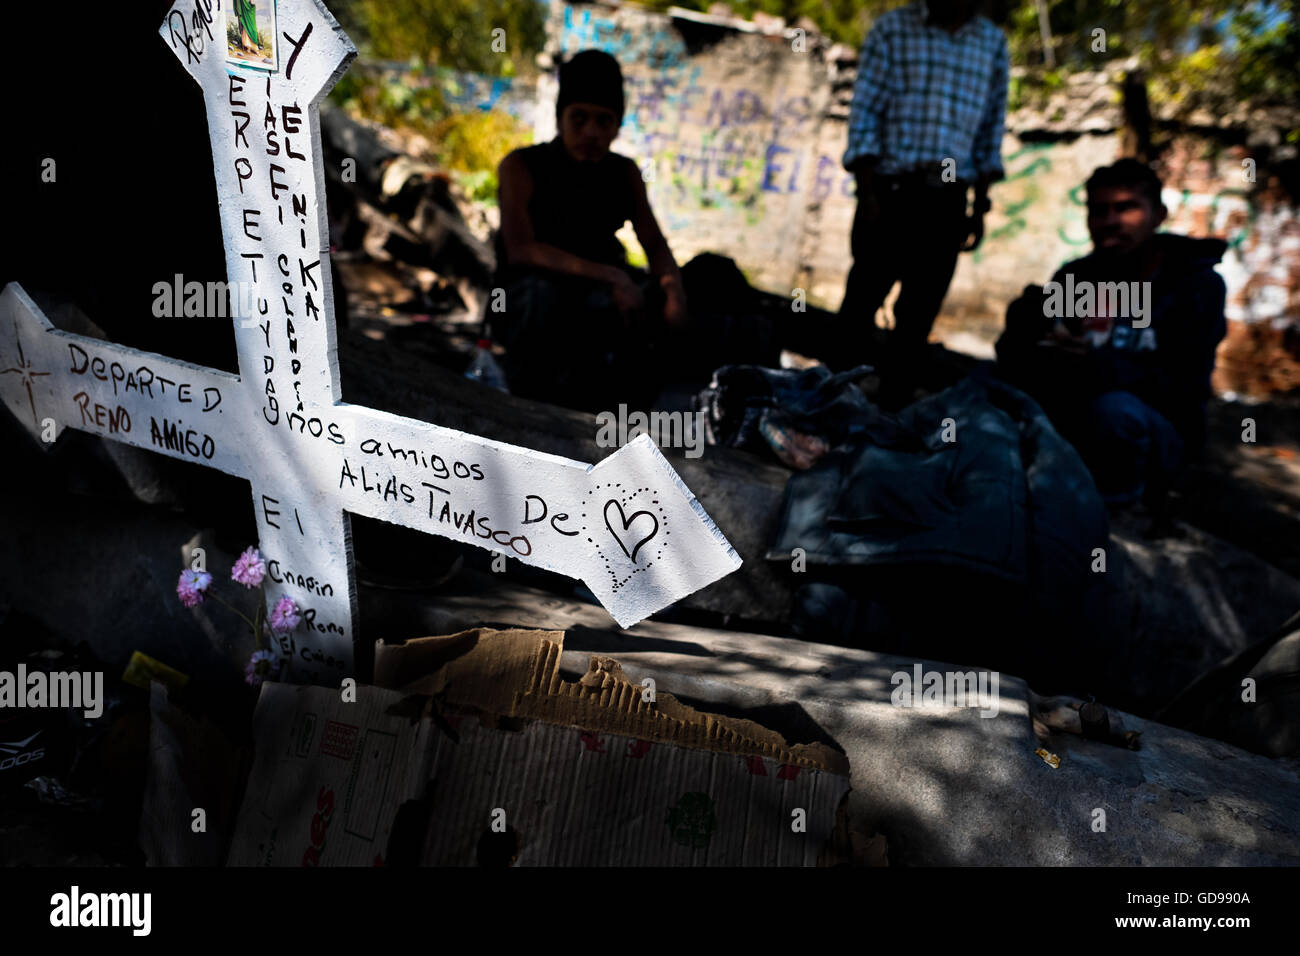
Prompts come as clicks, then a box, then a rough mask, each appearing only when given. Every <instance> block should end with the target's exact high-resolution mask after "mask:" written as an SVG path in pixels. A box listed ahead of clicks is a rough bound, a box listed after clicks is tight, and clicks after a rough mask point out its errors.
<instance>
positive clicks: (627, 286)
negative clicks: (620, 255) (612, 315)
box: [612, 269, 645, 319]
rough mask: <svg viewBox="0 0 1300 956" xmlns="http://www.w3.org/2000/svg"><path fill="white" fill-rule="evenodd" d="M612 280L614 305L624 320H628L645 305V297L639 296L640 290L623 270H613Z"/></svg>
mask: <svg viewBox="0 0 1300 956" xmlns="http://www.w3.org/2000/svg"><path fill="white" fill-rule="evenodd" d="M612 280H613V281H612V292H613V294H614V304H615V305H616V306H618V311H619V312H621V313H622V314H623V318H624V319H627V318H630V317H631V316H632V314H633V313H634V312H636V311H637V310H639V309H641V308H642V307H643V306H644V305H645V297H644V296H642V295H641V290H640V289H639V288H638V287H637V284H636V283H635V282H633V281H632V277H631V276H629V275H628V274H627V273H626V272H624V271H623V270H621V269H617V270H615V273H614V275H613V277H612Z"/></svg>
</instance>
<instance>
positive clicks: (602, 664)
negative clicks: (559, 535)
mask: <svg viewBox="0 0 1300 956" xmlns="http://www.w3.org/2000/svg"><path fill="white" fill-rule="evenodd" d="M563 649H564V632H563V631H545V630H524V629H512V630H506V631H498V630H493V629H491V628H473V629H471V630H468V631H461V632H459V633H457V634H451V635H447V636H445V637H423V638H416V639H413V640H410V641H407V642H406V643H405V644H384V643H383V642H382V641H377V642H376V643H375V679H374V683H375V686H377V687H382V688H386V689H389V690H397V691H399V692H401V693H403V694H406V695H415V696H423V697H430V698H434V699H436V700H437V701H438V702H439V704H440V705H446V706H449V707H452V708H455V709H457V710H462V711H468V712H471V713H474V714H477V715H478V716H479V718H480V719H481V720H482V721H483V722H484V723H486V724H487V725H489V726H500V721H501V719H513V720H519V719H522V720H540V721H542V722H544V723H549V724H557V725H560V726H570V727H577V728H580V729H582V730H586V731H592V732H596V733H611V734H620V735H623V736H628V737H635V738H638V739H641V740H649V741H653V742H656V743H669V744H675V745H678V746H682V747H687V748H692V749H698V750H708V751H717V752H721V753H732V754H736V755H738V756H741V757H751V756H757V757H765V758H767V759H769V760H774V761H776V762H777V763H781V764H788V765H790V766H794V767H801V768H807V769H812V770H823V771H827V772H830V773H836V774H841V775H843V776H848V773H849V763H848V758H847V757H846V756H845V755H844V754H842V753H840V752H839V751H837V750H834V749H832V748H830V747H828V746H826V745H825V744H821V743H811V744H789V743H787V742H786V740H785V738H784V737H782V736H781V735H780V734H779V733H777V732H776V731H774V730H769V729H768V728H766V727H763V726H762V725H761V724H758V723H755V722H754V721H752V720H746V719H743V718H738V717H725V716H722V715H718V714H708V713H702V712H700V711H697V710H695V709H694V708H693V707H689V706H687V705H686V704H683V703H681V702H680V701H678V700H677V699H676V698H675V697H673V695H672V694H668V693H665V692H663V691H656V693H655V695H654V702H653V703H651V702H648V701H646V700H644V699H643V692H644V688H643V687H642V686H641V685H639V684H634V683H633V682H632V681H631V680H629V679H628V677H627V676H626V675H625V674H624V673H623V669H622V667H621V666H620V665H619V663H618V661H617V660H615V659H614V658H610V657H601V656H593V657H592V658H591V659H590V661H589V664H588V670H587V673H586V674H584V675H583V676H582V677H581V678H580V679H579V680H578V681H576V682H575V681H566V680H564V679H563V678H562V677H561V676H560V655H561V653H562V651H563Z"/></svg>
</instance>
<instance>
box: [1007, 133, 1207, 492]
mask: <svg viewBox="0 0 1300 956" xmlns="http://www.w3.org/2000/svg"><path fill="white" fill-rule="evenodd" d="M1087 191H1088V231H1089V233H1090V234H1091V236H1092V241H1093V251H1092V253H1091V254H1090V255H1087V256H1084V257H1083V258H1082V259H1076V260H1074V261H1073V262H1070V263H1067V264H1066V265H1065V266H1063V267H1062V268H1061V269H1060V270H1059V271H1058V272H1057V273H1056V275H1055V276H1053V277H1052V282H1050V283H1048V285H1047V286H1046V287H1043V288H1039V287H1036V286H1031V287H1030V288H1028V289H1026V291H1025V295H1024V296H1022V297H1021V298H1020V299H1018V300H1016V301H1015V302H1013V303H1012V304H1011V306H1010V308H1009V309H1008V310H1007V324H1006V331H1005V332H1004V333H1003V336H1002V338H1001V339H999V341H998V360H999V368H1000V369H1001V371H1002V374H1003V375H1004V377H1006V378H1007V379H1008V380H1009V381H1011V382H1012V383H1013V384H1016V385H1019V386H1020V387H1021V388H1023V389H1024V390H1026V391H1028V392H1029V393H1030V394H1031V395H1033V396H1034V397H1035V398H1037V399H1038V400H1039V402H1040V403H1041V404H1042V405H1043V407H1044V410H1045V411H1046V412H1047V413H1048V415H1049V416H1051V418H1052V420H1053V422H1054V423H1055V424H1056V426H1057V428H1058V429H1059V430H1060V431H1061V432H1062V433H1063V434H1065V436H1066V437H1067V438H1069V439H1070V440H1071V441H1073V442H1074V444H1075V447H1076V448H1078V450H1079V451H1080V453H1081V454H1082V455H1083V457H1084V460H1085V461H1086V462H1087V463H1088V466H1089V468H1090V469H1091V470H1092V473H1093V477H1094V478H1095V479H1096V481H1097V487H1098V490H1100V491H1101V493H1102V496H1103V497H1104V498H1105V499H1106V501H1107V502H1108V503H1110V504H1117V505H1122V504H1128V503H1132V502H1134V501H1137V500H1139V499H1142V500H1145V502H1146V503H1147V505H1148V506H1149V507H1150V508H1151V509H1152V510H1153V512H1155V513H1156V515H1157V517H1160V516H1161V515H1162V514H1163V510H1164V507H1165V503H1166V497H1165V492H1166V491H1168V489H1169V487H1170V485H1171V483H1172V482H1173V481H1174V479H1175V478H1176V477H1177V476H1178V474H1179V473H1180V472H1181V471H1182V469H1183V467H1184V465H1185V464H1186V462H1187V460H1188V459H1189V457H1191V456H1193V455H1195V454H1196V453H1197V452H1199V450H1200V448H1201V445H1202V444H1203V443H1204V439H1205V406H1206V401H1207V400H1208V399H1209V397H1210V394H1211V390H1210V375H1211V373H1212V372H1213V370H1214V356H1215V351H1216V349H1217V347H1218V344H1219V342H1220V341H1221V340H1222V339H1223V337H1224V335H1225V334H1226V332H1227V325H1226V323H1225V321H1224V316H1223V306H1224V297H1225V287H1224V283H1223V279H1222V278H1221V277H1220V276H1219V275H1218V273H1216V272H1215V271H1214V266H1215V264H1216V263H1217V262H1218V261H1219V260H1220V258H1221V257H1222V256H1223V252H1224V250H1225V248H1226V244H1225V243H1224V242H1223V241H1222V240H1219V239H1192V238H1189V237H1187V236H1179V235H1174V234H1171V233H1157V232H1156V230H1157V229H1158V228H1159V227H1160V225H1161V223H1163V222H1164V219H1165V215H1166V210H1165V207H1164V204H1163V202H1162V201H1161V199H1160V192H1161V183H1160V179H1159V178H1158V177H1157V176H1156V174H1155V173H1154V172H1153V171H1152V170H1151V169H1150V167H1148V166H1146V165H1144V164H1142V163H1139V162H1137V161H1136V160H1132V159H1122V160H1119V161H1118V162H1116V163H1115V164H1114V165H1112V166H1104V167H1102V168H1100V169H1098V170H1096V171H1095V172H1094V173H1093V174H1092V176H1091V177H1090V178H1089V179H1088V182H1087Z"/></svg>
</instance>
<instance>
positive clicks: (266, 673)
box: [244, 651, 280, 687]
mask: <svg viewBox="0 0 1300 956" xmlns="http://www.w3.org/2000/svg"><path fill="white" fill-rule="evenodd" d="M279 673H280V659H279V658H278V657H276V656H275V655H274V654H272V653H271V652H270V651H254V652H253V656H252V657H250V658H249V659H248V663H247V664H246V665H245V666H244V683H246V684H248V685H250V686H252V687H256V686H257V685H258V684H260V683H262V681H264V680H271V679H273V678H275V677H276V676H278V675H279Z"/></svg>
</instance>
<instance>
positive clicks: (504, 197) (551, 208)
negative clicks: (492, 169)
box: [489, 50, 686, 411]
mask: <svg viewBox="0 0 1300 956" xmlns="http://www.w3.org/2000/svg"><path fill="white" fill-rule="evenodd" d="M623 109H624V100H623V75H622V71H621V70H620V69H619V66H618V62H617V61H616V60H615V59H614V58H613V57H612V56H610V55H609V54H607V53H602V52H600V51H598V50H585V51H583V52H581V53H579V54H577V55H576V56H574V57H573V58H572V59H571V60H569V61H568V62H567V63H565V64H564V65H563V66H562V67H561V68H560V93H559V98H558V100H557V101H556V104H555V115H556V125H557V127H558V132H557V134H556V136H555V138H554V139H552V140H551V141H549V142H546V143H541V144H538V145H535V146H530V147H527V148H524V149H517V150H515V151H514V152H512V153H510V155H508V156H507V157H506V158H505V159H504V160H502V161H501V165H500V167H499V169H498V181H499V184H500V185H499V187H498V198H499V201H500V206H501V229H500V232H499V235H498V250H497V261H498V263H499V264H500V266H499V268H500V272H499V275H498V281H497V283H496V284H497V286H498V287H500V288H502V289H504V291H505V299H506V301H505V312H504V314H502V315H500V316H498V315H496V314H494V313H490V314H489V315H490V318H491V319H492V321H493V334H494V335H495V336H496V338H497V339H498V340H499V341H500V342H501V344H503V345H504V346H505V347H506V351H507V356H506V371H507V376H508V378H509V381H510V387H511V390H512V391H513V392H514V393H515V394H518V395H523V396H525V397H529V398H538V399H542V400H546V401H552V402H556V403H558V404H562V405H567V406H569V407H572V408H580V409H587V410H591V411H598V410H601V409H608V408H613V407H616V403H617V402H620V401H622V402H627V403H629V404H630V405H632V406H633V407H636V406H641V407H645V406H648V404H649V403H650V401H651V400H653V399H654V397H655V395H656V393H657V390H658V389H657V385H658V384H659V381H660V377H661V376H660V372H661V369H662V365H663V363H664V362H665V360H666V357H667V356H666V355H665V354H664V353H666V352H667V351H668V349H667V348H666V343H665V339H666V337H667V336H668V334H669V333H670V332H672V331H677V332H680V329H681V328H682V327H683V326H684V324H685V321H686V297H685V294H684V292H683V291H682V280H681V274H680V272H679V271H678V269H677V263H676V262H675V261H674V259H673V255H672V251H671V250H670V249H669V247H668V242H667V240H665V239H664V236H663V233H662V231H661V230H660V228H659V224H658V223H657V222H656V221H655V217H654V213H653V212H652V211H651V209H650V202H649V200H648V198H647V196H646V190H645V183H644V182H643V180H642V178H641V171H640V168H639V167H638V166H637V164H636V163H635V162H634V161H633V160H631V159H630V158H628V157H626V156H623V155H620V154H618V153H615V152H612V151H611V150H610V144H611V143H612V142H613V140H614V137H615V136H616V135H617V134H618V129H619V126H620V124H621V123H622V119H623ZM629 219H630V220H631V221H632V225H633V226H634V228H635V229H636V235H637V240H638V241H639V242H640V243H641V247H642V248H643V249H644V250H645V253H646V258H647V261H648V263H649V265H650V274H649V275H647V274H646V273H645V272H642V271H641V270H638V269H635V268H634V267H632V266H630V265H628V263H627V256H626V251H625V250H624V248H623V246H622V244H621V243H620V242H619V241H618V238H617V237H616V236H615V233H616V232H617V231H618V230H619V229H620V228H622V226H623V224H624V223H625V222H627V221H628V220H629Z"/></svg>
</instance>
